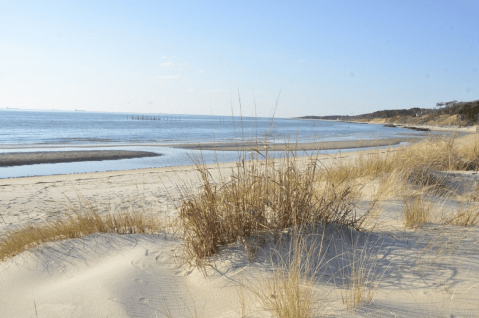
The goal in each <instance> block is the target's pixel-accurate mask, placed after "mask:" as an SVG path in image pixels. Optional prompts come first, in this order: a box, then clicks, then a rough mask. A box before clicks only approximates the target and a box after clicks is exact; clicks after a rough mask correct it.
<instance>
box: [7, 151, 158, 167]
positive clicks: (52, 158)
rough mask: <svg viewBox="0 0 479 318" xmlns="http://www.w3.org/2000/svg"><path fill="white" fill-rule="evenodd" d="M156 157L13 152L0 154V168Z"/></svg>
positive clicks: (130, 153) (131, 153)
mask: <svg viewBox="0 0 479 318" xmlns="http://www.w3.org/2000/svg"><path fill="white" fill-rule="evenodd" d="M156 156H161V154H159V153H155V152H148V151H126V150H92V151H38V152H13V153H5V154H0V167H12V166H24V165H33V164H42V163H59V162H79V161H102V160H118V159H131V158H142V157H156Z"/></svg>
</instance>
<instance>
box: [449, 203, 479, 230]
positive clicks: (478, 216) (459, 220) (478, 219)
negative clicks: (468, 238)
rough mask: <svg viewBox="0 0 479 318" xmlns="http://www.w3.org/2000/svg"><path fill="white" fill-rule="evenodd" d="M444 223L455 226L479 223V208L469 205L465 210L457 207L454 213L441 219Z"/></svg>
mask: <svg viewBox="0 0 479 318" xmlns="http://www.w3.org/2000/svg"><path fill="white" fill-rule="evenodd" d="M443 223H444V224H446V225H457V226H464V227H468V226H475V225H478V224H479V209H478V208H477V206H473V207H470V208H468V209H466V210H462V209H459V210H458V211H457V212H456V213H455V214H454V215H452V216H449V217H447V218H445V219H444V220H443Z"/></svg>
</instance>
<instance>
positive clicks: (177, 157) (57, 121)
mask: <svg viewBox="0 0 479 318" xmlns="http://www.w3.org/2000/svg"><path fill="white" fill-rule="evenodd" d="M402 134H411V132H409V131H405V130H403V129H397V128H388V127H383V126H382V125H364V124H353V123H343V122H333V121H316V120H299V119H284V118H275V119H271V118H253V117H234V118H232V117H231V116H229V117H227V116H197V115H170V114H134V113H129V114H126V113H101V112H82V111H70V112H67V111H26V110H0V154H1V153H7V152H34V151H71V150H93V149H95V150H102V149H108V150H115V149H121V150H142V151H151V152H157V153H161V154H163V156H160V157H150V158H138V159H122V160H105V161H95V162H77V163H55V164H41V165H29V166H17V167H4V168H0V178H13V177H26V176H37V175H53V174H69V173H83V172H95V171H110V170H128V169H140V168H153V167H168V166H180V165H191V164H192V160H191V158H192V157H195V156H198V155H200V153H199V151H194V150H185V149H179V148H172V147H168V145H171V144H185V143H186V144H197V143H200V142H228V141H234V140H238V139H250V138H254V139H262V140H267V141H269V142H284V141H293V142H296V141H297V142H299V143H301V142H311V141H331V140H356V139H376V138H378V137H379V138H386V137H396V136H400V135H402ZM414 134H415V135H417V134H420V133H414ZM353 150H354V149H353ZM201 155H202V156H203V158H204V160H205V162H206V163H210V162H214V161H216V160H218V161H220V162H229V161H236V160H238V159H239V157H238V156H239V154H238V153H236V152H223V151H216V152H214V151H202V153H201ZM272 155H273V156H274V155H275V154H274V153H272Z"/></svg>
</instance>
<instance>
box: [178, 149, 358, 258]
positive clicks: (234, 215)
mask: <svg viewBox="0 0 479 318" xmlns="http://www.w3.org/2000/svg"><path fill="white" fill-rule="evenodd" d="M264 157H265V158H266V159H265V160H257V157H256V159H254V160H251V161H244V160H242V161H241V162H238V163H237V164H236V167H235V168H233V169H232V171H231V176H230V179H229V180H228V181H223V183H216V182H215V180H213V179H212V177H211V174H210V173H209V172H208V169H207V168H206V166H205V165H202V164H200V163H199V164H197V171H198V172H199V174H200V178H201V180H200V183H201V187H200V190H199V194H198V195H194V194H193V193H184V197H185V199H184V200H183V201H182V202H181V204H180V205H179V206H178V210H179V218H180V220H181V224H182V227H183V228H184V237H185V247H186V249H185V251H186V254H187V259H189V260H190V261H192V262H193V263H195V264H197V265H198V264H199V263H198V262H201V261H200V260H201V259H203V258H204V257H208V256H211V255H213V254H215V253H216V252H217V251H218V249H219V248H220V246H222V245H225V244H228V243H233V242H237V241H244V240H245V238H247V237H251V236H256V235H261V234H262V233H268V232H269V233H272V232H277V231H278V230H282V229H286V228H291V227H299V226H304V225H308V224H319V223H321V224H329V223H335V224H337V225H339V226H344V227H351V228H355V229H360V228H361V226H362V224H363V222H364V220H365V218H366V214H367V213H366V214H363V215H361V216H358V215H356V213H355V202H354V196H353V193H354V189H353V188H354V186H353V185H352V184H350V183H348V182H336V183H332V182H331V181H330V180H329V178H327V177H326V175H323V176H320V175H318V169H317V162H316V160H314V159H313V158H309V160H308V161H307V163H305V164H302V165H300V164H299V163H298V162H297V160H296V158H294V156H292V155H290V153H286V154H285V155H284V156H283V157H281V158H278V159H271V158H269V159H268V156H267V154H266V155H265V156H264ZM320 185H321V186H320Z"/></svg>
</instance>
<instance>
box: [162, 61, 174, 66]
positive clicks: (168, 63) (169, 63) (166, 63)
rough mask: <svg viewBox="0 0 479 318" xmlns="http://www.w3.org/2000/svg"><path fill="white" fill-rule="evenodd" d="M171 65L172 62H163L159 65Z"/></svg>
mask: <svg viewBox="0 0 479 318" xmlns="http://www.w3.org/2000/svg"><path fill="white" fill-rule="evenodd" d="M172 65H173V62H165V63H161V64H160V66H172Z"/></svg>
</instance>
